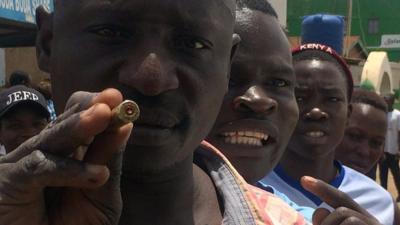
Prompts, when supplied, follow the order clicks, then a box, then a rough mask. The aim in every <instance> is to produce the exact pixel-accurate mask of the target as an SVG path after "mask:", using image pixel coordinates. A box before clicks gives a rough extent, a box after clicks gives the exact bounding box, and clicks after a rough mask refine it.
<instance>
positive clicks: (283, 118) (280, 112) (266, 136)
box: [207, 9, 298, 183]
mask: <svg viewBox="0 0 400 225" xmlns="http://www.w3.org/2000/svg"><path fill="white" fill-rule="evenodd" d="M236 15H237V22H236V26H235V32H236V33H238V34H239V35H240V37H241V39H242V42H241V45H240V47H239V48H238V51H237V54H236V56H235V58H234V60H233V63H232V71H231V78H230V85H229V92H228V94H227V95H226V96H225V99H224V102H223V105H222V108H221V111H220V113H219V116H218V118H217V121H216V123H215V124H214V127H213V130H212V131H211V133H210V134H209V135H208V137H207V140H208V141H210V142H211V143H212V144H213V145H215V146H216V147H218V149H220V150H221V151H222V152H223V153H224V155H225V156H227V158H228V159H229V160H230V161H231V162H232V164H233V165H234V166H235V168H236V169H237V170H238V171H239V173H240V174H241V175H242V176H243V177H244V178H245V180H246V181H247V182H249V183H255V182H257V181H258V180H259V179H261V178H262V177H264V176H265V174H267V173H268V172H269V171H271V170H272V168H273V167H274V166H275V165H276V164H277V162H278V161H279V159H280V157H281V156H282V154H283V152H284V150H285V148H286V145H287V143H288V141H289V138H290V136H291V133H292V132H293V130H294V127H295V124H296V122H297V119H298V109H297V104H296V100H295V96H294V85H295V75H294V73H293V68H292V66H291V58H292V57H291V54H290V47H289V44H288V41H287V39H286V37H285V34H284V33H283V31H282V29H281V27H280V25H279V22H278V20H277V19H276V18H275V17H273V16H270V15H266V14H265V13H262V12H259V11H253V10H250V9H244V10H242V11H238V12H237V14H236ZM254 30H257V32H258V34H257V35H254ZM265 39H268V40H269V41H265ZM232 134H234V135H232Z"/></svg>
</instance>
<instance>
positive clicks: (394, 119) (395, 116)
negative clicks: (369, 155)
mask: <svg viewBox="0 0 400 225" xmlns="http://www.w3.org/2000/svg"><path fill="white" fill-rule="evenodd" d="M387 121H388V129H387V132H386V141H385V152H388V153H390V154H392V155H396V154H397V153H398V152H399V146H398V140H397V139H398V132H399V131H400V112H399V111H398V110H397V109H394V110H393V111H392V112H389V113H388V114H387Z"/></svg>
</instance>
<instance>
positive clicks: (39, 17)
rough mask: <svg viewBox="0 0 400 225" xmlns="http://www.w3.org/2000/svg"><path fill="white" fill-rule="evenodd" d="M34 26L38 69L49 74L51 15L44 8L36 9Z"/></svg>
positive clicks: (51, 36)
mask: <svg viewBox="0 0 400 225" xmlns="http://www.w3.org/2000/svg"><path fill="white" fill-rule="evenodd" d="M36 24H37V28H38V33H37V36H36V57H37V60H38V65H39V68H40V69H41V70H42V71H45V72H47V73H49V72H50V56H51V41H52V39H53V14H52V13H50V12H49V11H48V10H47V9H46V8H45V7H43V6H39V7H38V8H37V9H36Z"/></svg>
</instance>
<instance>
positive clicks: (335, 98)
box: [329, 97, 340, 102]
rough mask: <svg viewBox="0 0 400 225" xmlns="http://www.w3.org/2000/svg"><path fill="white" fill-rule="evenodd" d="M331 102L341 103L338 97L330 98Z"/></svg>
mask: <svg viewBox="0 0 400 225" xmlns="http://www.w3.org/2000/svg"><path fill="white" fill-rule="evenodd" d="M329 101H331V102H339V101H340V98H337V97H330V98H329Z"/></svg>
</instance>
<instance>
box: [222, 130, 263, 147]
mask: <svg viewBox="0 0 400 225" xmlns="http://www.w3.org/2000/svg"><path fill="white" fill-rule="evenodd" d="M222 136H223V138H224V142H225V143H227V144H240V145H249V146H259V147H261V146H264V145H266V144H267V142H268V140H269V139H270V137H269V135H268V134H266V133H263V132H259V131H234V132H224V133H222Z"/></svg>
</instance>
